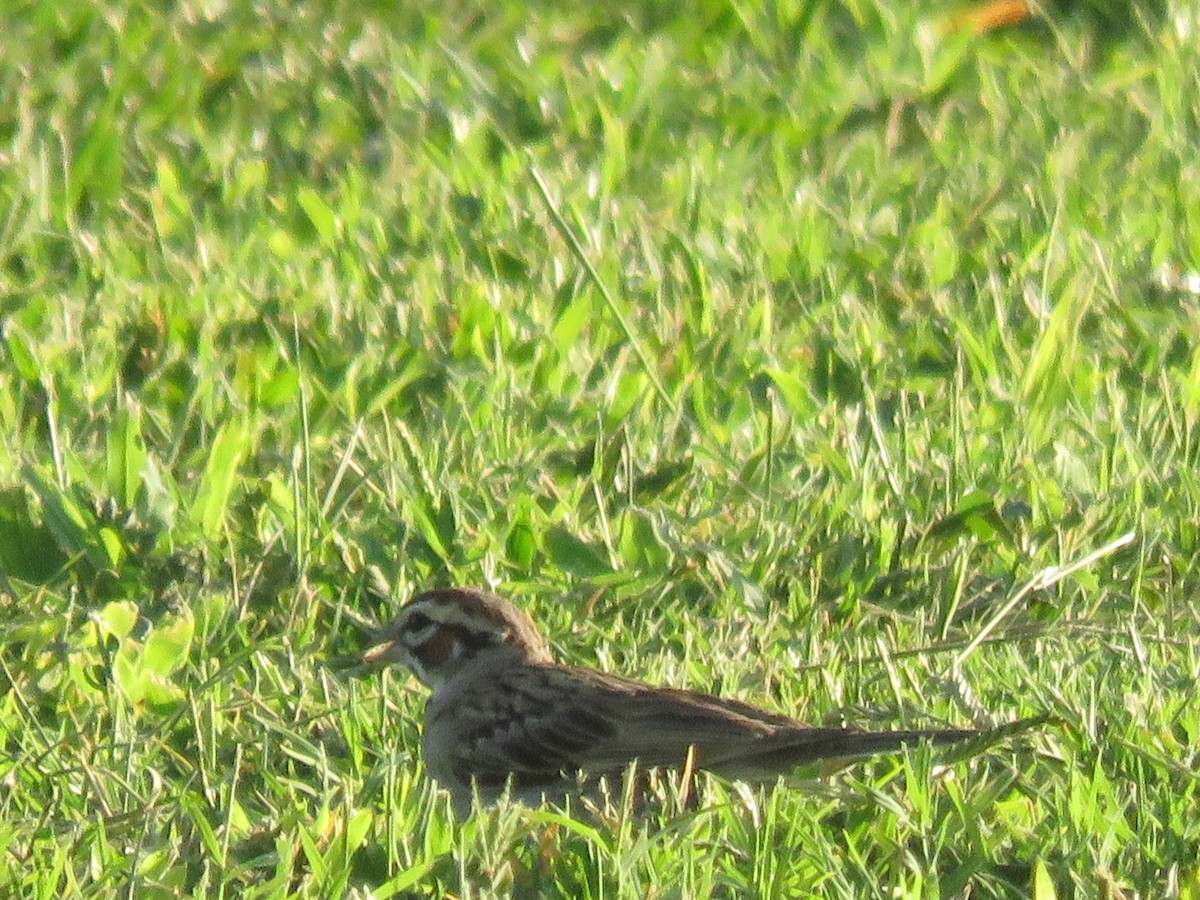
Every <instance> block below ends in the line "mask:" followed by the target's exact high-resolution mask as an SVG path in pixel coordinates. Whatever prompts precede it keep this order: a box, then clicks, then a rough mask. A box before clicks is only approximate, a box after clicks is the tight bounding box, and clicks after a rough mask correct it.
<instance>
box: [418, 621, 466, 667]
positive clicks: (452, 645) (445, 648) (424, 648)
mask: <svg viewBox="0 0 1200 900" xmlns="http://www.w3.org/2000/svg"><path fill="white" fill-rule="evenodd" d="M461 646H462V634H461V629H459V628H439V629H437V630H436V631H434V632H433V634H431V635H430V636H429V639H428V640H426V641H425V642H423V643H422V644H420V645H418V646H416V647H413V648H412V655H413V656H414V657H416V659H417V661H418V662H419V663H420V664H421V667H422V668H423V669H424V670H425V671H426V672H433V671H437V670H438V669H439V668H441V667H442V666H443V665H445V664H446V661H447V660H450V659H453V658H454V657H456V656H458V655H459V654H460V652H461V650H460V648H461Z"/></svg>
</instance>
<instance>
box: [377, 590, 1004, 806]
mask: <svg viewBox="0 0 1200 900" xmlns="http://www.w3.org/2000/svg"><path fill="white" fill-rule="evenodd" d="M363 661H364V662H365V663H367V664H370V665H372V666H380V665H391V664H397V663H398V664H402V665H404V666H406V667H408V668H409V669H410V670H411V671H412V673H413V674H414V675H415V676H416V677H417V679H418V680H419V681H421V682H422V683H423V684H424V685H425V686H426V687H428V688H429V690H430V695H429V700H428V702H427V704H426V707H425V715H424V730H423V733H422V737H421V745H422V753H423V756H424V760H425V768H426V771H427V773H428V774H429V776H431V777H432V778H433V780H434V781H435V782H437V784H438V785H440V786H441V787H442V788H445V789H446V790H448V791H449V793H450V795H451V800H452V803H453V807H454V810H455V814H456V815H458V816H460V817H466V816H468V815H470V813H471V812H472V810H473V809H474V798H475V797H476V796H478V798H479V799H480V801H481V802H483V803H484V804H492V803H495V802H496V801H497V800H498V799H499V798H500V797H501V796H502V795H504V794H505V792H508V794H509V796H511V797H515V798H516V799H518V800H521V801H523V802H525V803H527V804H530V805H537V804H540V803H542V802H558V803H560V804H561V803H562V802H564V801H565V798H566V797H567V796H568V795H570V794H572V793H576V792H577V791H578V790H579V787H580V785H581V784H582V783H583V782H585V781H588V780H591V779H599V778H600V777H602V776H603V777H607V778H610V779H611V778H621V777H623V776H624V775H625V774H626V773H627V772H629V771H632V770H633V769H635V768H636V769H637V770H640V771H645V770H650V769H675V770H682V771H688V772H690V771H694V770H705V771H709V772H712V773H715V774H717V775H719V776H722V777H724V778H728V779H733V780H740V781H747V782H758V783H761V782H767V781H772V780H775V779H777V778H778V777H779V776H780V775H785V774H788V773H789V772H792V771H793V770H795V769H796V768H798V767H800V766H804V765H807V764H812V763H816V762H823V761H826V760H842V761H844V760H849V759H853V758H856V757H862V756H868V755H871V754H875V753H881V752H889V751H897V750H899V749H901V748H902V747H904V746H906V745H910V744H914V743H916V742H919V741H928V742H930V743H932V744H935V745H941V744H949V743H953V742H957V741H962V740H965V739H968V738H971V737H975V736H977V735H979V734H980V733H981V732H978V731H976V730H973V729H958V728H940V729H910V730H903V731H861V730H856V729H852V728H838V727H814V726H811V725H806V724H804V723H803V722H801V721H799V720H797V719H793V718H790V717H788V716H784V715H778V714H775V713H771V712H768V711H767V710H764V709H760V708H758V707H756V706H752V705H750V704H748V703H743V702H740V701H738V700H731V699H727V698H722V697H717V696H714V695H711V694H706V693H702V692H700V691H692V690H681V689H677V688H668V687H656V686H653V685H650V684H647V683H645V682H642V681H637V680H634V679H631V678H626V677H623V676H621V675H615V674H610V673H607V672H602V671H599V670H597V669H591V668H585V667H580V666H570V665H563V664H560V663H557V662H555V660H554V658H553V656H552V655H551V653H550V649H549V646H548V645H547V643H546V640H545V638H544V637H543V636H542V634H541V633H540V632H539V631H538V628H537V626H536V625H535V624H534V621H533V619H532V618H531V617H530V616H529V614H528V613H526V612H525V611H524V610H522V609H520V608H519V607H517V606H516V605H514V604H513V603H511V602H509V601H508V600H505V599H503V598H502V597H499V596H497V595H496V594H493V593H491V592H488V591H484V590H477V589H474V588H463V587H451V588H437V589H433V590H428V591H425V592H423V593H420V594H418V595H417V596H415V597H413V598H412V599H411V600H410V601H409V602H408V603H407V604H405V605H404V606H403V607H402V608H401V609H400V611H399V613H398V614H397V615H396V617H395V618H394V619H393V620H392V621H391V622H390V624H388V625H387V626H385V627H384V629H383V630H382V631H381V632H380V634H379V637H378V640H377V642H376V643H375V644H374V645H373V646H371V647H370V648H369V649H368V650H367V651H366V652H365V653H364V654H363Z"/></svg>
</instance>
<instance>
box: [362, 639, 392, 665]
mask: <svg viewBox="0 0 1200 900" xmlns="http://www.w3.org/2000/svg"><path fill="white" fill-rule="evenodd" d="M362 660H363V662H365V663H371V664H373V665H377V664H380V663H383V664H388V663H394V662H399V661H400V647H399V642H398V641H396V640H389V641H383V642H381V643H378V644H376V645H375V646H374V647H371V648H369V649H368V650H367V652H366V653H364V654H363V656H362Z"/></svg>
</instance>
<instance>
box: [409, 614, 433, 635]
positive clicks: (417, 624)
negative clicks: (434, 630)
mask: <svg viewBox="0 0 1200 900" xmlns="http://www.w3.org/2000/svg"><path fill="white" fill-rule="evenodd" d="M432 623H433V619H431V618H429V616H427V615H425V613H423V612H421V611H420V610H413V611H412V612H410V613H409V614H408V618H407V619H406V620H405V623H404V624H405V625H406V626H407V627H408V628H410V629H411V630H413V631H424V630H425V629H426V628H428V627H429V626H430V625H431V624H432Z"/></svg>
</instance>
